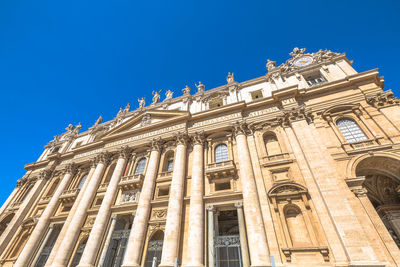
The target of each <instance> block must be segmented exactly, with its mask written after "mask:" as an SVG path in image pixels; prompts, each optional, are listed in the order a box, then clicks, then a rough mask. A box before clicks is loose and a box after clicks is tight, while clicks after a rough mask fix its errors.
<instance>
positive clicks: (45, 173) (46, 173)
mask: <svg viewBox="0 0 400 267" xmlns="http://www.w3.org/2000/svg"><path fill="white" fill-rule="evenodd" d="M51 173H52V171H51V170H49V169H44V170H41V171H40V172H39V179H46V180H47V179H49V178H50V176H51Z"/></svg>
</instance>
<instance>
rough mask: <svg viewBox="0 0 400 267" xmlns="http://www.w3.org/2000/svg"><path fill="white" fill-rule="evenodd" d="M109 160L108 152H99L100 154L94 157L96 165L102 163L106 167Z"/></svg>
mask: <svg viewBox="0 0 400 267" xmlns="http://www.w3.org/2000/svg"><path fill="white" fill-rule="evenodd" d="M110 159H111V155H110V153H109V152H107V151H106V152H101V153H100V154H98V155H97V156H96V162H97V163H103V164H105V165H108V163H109V162H110Z"/></svg>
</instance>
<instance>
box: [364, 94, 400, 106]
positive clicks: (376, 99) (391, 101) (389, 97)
mask: <svg viewBox="0 0 400 267" xmlns="http://www.w3.org/2000/svg"><path fill="white" fill-rule="evenodd" d="M367 102H368V104H370V105H371V106H373V107H375V108H377V109H380V108H384V107H388V106H392V105H398V104H399V103H400V100H399V99H398V98H397V97H396V98H395V97H394V95H393V92H392V90H388V91H386V92H379V93H377V94H376V95H374V96H369V97H367Z"/></svg>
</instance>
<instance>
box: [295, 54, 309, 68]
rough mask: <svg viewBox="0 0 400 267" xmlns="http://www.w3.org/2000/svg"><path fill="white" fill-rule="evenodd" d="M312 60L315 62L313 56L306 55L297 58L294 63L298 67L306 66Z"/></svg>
mask: <svg viewBox="0 0 400 267" xmlns="http://www.w3.org/2000/svg"><path fill="white" fill-rule="evenodd" d="M312 62H313V59H312V57H307V56H305V57H301V58H299V59H296V61H295V62H294V65H295V66H296V67H304V66H307V65H310V64H311V63H312Z"/></svg>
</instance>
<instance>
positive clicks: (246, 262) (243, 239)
mask: <svg viewBox="0 0 400 267" xmlns="http://www.w3.org/2000/svg"><path fill="white" fill-rule="evenodd" d="M235 207H236V210H237V216H238V223H239V236H240V251H241V252H242V263H243V267H250V257H249V248H248V246H247V235H246V225H245V222H244V214H243V203H242V202H236V203H235Z"/></svg>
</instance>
